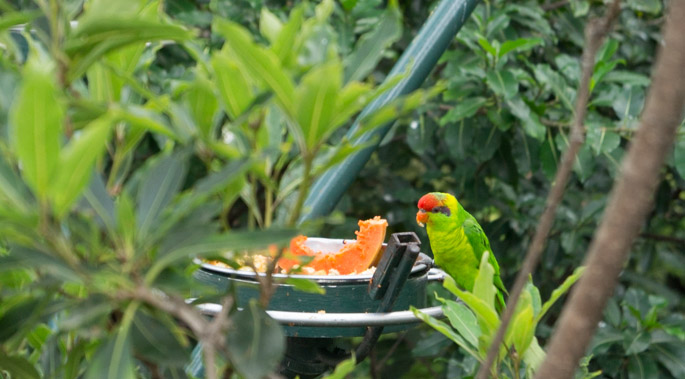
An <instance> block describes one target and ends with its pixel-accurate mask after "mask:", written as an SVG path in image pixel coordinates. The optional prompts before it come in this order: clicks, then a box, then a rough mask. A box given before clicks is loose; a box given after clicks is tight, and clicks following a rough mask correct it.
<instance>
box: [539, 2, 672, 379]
mask: <svg viewBox="0 0 685 379" xmlns="http://www.w3.org/2000/svg"><path fill="white" fill-rule="evenodd" d="M669 8H670V9H669V11H668V15H667V20H666V24H665V26H664V31H663V34H662V35H663V42H662V43H660V48H659V52H658V54H657V59H656V63H655V65H654V70H653V73H654V74H653V80H652V85H651V87H650V89H649V92H648V95H647V100H646V102H645V107H644V110H643V112H642V116H641V121H640V126H639V128H638V132H637V134H636V136H635V138H634V139H633V143H632V144H631V146H630V148H629V149H628V151H627V153H626V156H625V158H624V160H623V162H622V165H621V171H620V174H621V175H620V177H619V178H618V179H617V181H616V183H615V185H614V187H613V189H612V192H611V194H610V196H609V202H608V204H607V207H606V211H605V212H604V218H603V219H602V222H601V223H600V225H599V227H598V229H597V232H596V233H595V236H594V238H593V241H592V242H591V244H590V248H589V249H588V253H587V257H586V260H585V266H586V267H587V268H586V270H585V274H584V275H583V277H582V278H580V280H579V282H578V284H576V287H575V288H574V289H573V290H572V291H571V295H570V296H569V300H568V301H567V304H566V306H565V307H564V310H563V311H562V313H561V317H560V319H559V323H558V326H557V329H556V331H555V333H554V335H553V336H552V339H551V341H550V342H549V344H548V347H549V348H548V355H547V359H545V361H544V362H543V364H542V366H541V367H540V369H539V370H538V372H537V375H536V378H561V379H565V378H571V377H573V374H574V372H575V370H576V368H577V367H578V362H579V361H580V359H581V358H582V356H583V355H584V354H585V353H586V351H587V347H588V345H589V343H590V341H591V340H592V337H593V336H594V334H595V330H596V329H597V324H598V323H599V321H600V320H601V318H602V314H603V310H604V307H605V306H606V303H607V301H608V300H609V297H611V296H612V295H613V293H614V290H615V287H616V284H617V282H618V276H619V274H620V273H621V271H622V270H623V267H624V265H625V263H626V261H627V260H628V259H629V257H630V255H629V253H630V250H631V246H632V244H633V242H634V240H635V238H636V237H637V235H638V233H639V232H640V229H642V228H643V226H644V220H645V219H646V218H647V215H648V214H649V212H650V211H651V209H652V207H653V204H654V195H655V193H656V190H657V188H658V185H659V182H660V176H661V175H662V170H661V168H662V167H663V164H664V161H665V160H666V156H667V155H668V154H669V152H670V151H671V149H672V147H673V143H674V141H675V133H676V130H677V128H678V125H679V124H680V123H681V121H682V117H683V110H685V76H683V75H682V70H683V67H685V39H683V35H685V24H683V21H682V20H683V19H685V1H682V0H680V1H671V2H670V3H669Z"/></svg>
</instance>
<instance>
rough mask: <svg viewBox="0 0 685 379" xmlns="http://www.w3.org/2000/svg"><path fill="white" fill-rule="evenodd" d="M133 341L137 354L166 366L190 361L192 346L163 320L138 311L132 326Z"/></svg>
mask: <svg viewBox="0 0 685 379" xmlns="http://www.w3.org/2000/svg"><path fill="white" fill-rule="evenodd" d="M131 343H132V348H133V351H134V352H135V353H136V356H141V357H144V358H145V359H146V360H148V361H150V362H154V363H157V364H161V365H164V366H172V367H182V366H183V365H185V364H186V363H187V361H188V356H189V354H190V347H189V346H188V345H187V343H186V344H184V343H182V342H181V340H179V338H178V336H176V335H174V333H173V332H172V331H171V330H170V329H169V327H168V326H167V325H165V324H164V323H163V322H162V321H161V320H158V319H157V318H154V317H152V316H149V315H147V314H145V313H144V312H142V311H139V312H136V316H135V318H134V319H133V326H132V328H131Z"/></svg>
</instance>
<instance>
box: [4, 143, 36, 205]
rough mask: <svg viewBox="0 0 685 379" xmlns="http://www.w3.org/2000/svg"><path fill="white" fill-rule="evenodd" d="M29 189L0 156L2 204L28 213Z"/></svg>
mask: <svg viewBox="0 0 685 379" xmlns="http://www.w3.org/2000/svg"><path fill="white" fill-rule="evenodd" d="M29 196H30V195H29V193H28V188H26V185H25V184H24V182H23V181H22V180H21V178H20V177H19V175H17V173H16V172H15V171H14V169H12V167H10V166H9V165H8V164H7V163H6V162H5V159H4V158H3V157H2V156H0V203H2V202H3V201H4V202H7V204H8V205H11V207H12V208H14V209H17V210H19V211H20V212H21V213H24V214H25V213H28V212H29V208H30V197H29Z"/></svg>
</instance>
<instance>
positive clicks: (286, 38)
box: [271, 3, 305, 65]
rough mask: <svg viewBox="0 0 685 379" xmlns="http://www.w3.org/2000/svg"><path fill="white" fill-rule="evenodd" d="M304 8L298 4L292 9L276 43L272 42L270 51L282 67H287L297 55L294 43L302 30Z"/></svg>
mask: <svg viewBox="0 0 685 379" xmlns="http://www.w3.org/2000/svg"><path fill="white" fill-rule="evenodd" d="M304 6H305V4H303V3H300V4H299V5H297V6H296V7H295V8H293V10H292V11H291V12H290V17H289V18H288V22H287V23H286V24H285V25H284V26H283V29H281V32H280V33H279V34H278V38H277V39H276V41H274V42H272V43H273V45H272V46H271V50H272V51H273V52H274V54H276V56H277V57H278V59H279V61H281V63H283V64H284V65H287V63H288V62H289V61H290V60H291V58H292V57H294V56H296V54H297V50H298V49H297V47H296V46H295V45H296V43H295V41H296V39H297V36H298V33H299V32H300V29H301V28H302V21H303V19H304Z"/></svg>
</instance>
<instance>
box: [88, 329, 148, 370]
mask: <svg viewBox="0 0 685 379" xmlns="http://www.w3.org/2000/svg"><path fill="white" fill-rule="evenodd" d="M121 333H124V332H123V331H122V332H119V334H117V335H114V336H112V337H110V338H109V339H107V340H105V341H104V342H103V343H102V345H100V347H99V348H98V350H97V351H96V352H95V354H94V355H93V357H92V359H91V361H90V362H88V369H87V370H86V373H85V379H133V378H135V377H136V375H135V364H134V360H133V356H132V355H131V340H130V337H129V336H128V334H126V335H122V334H121Z"/></svg>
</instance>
